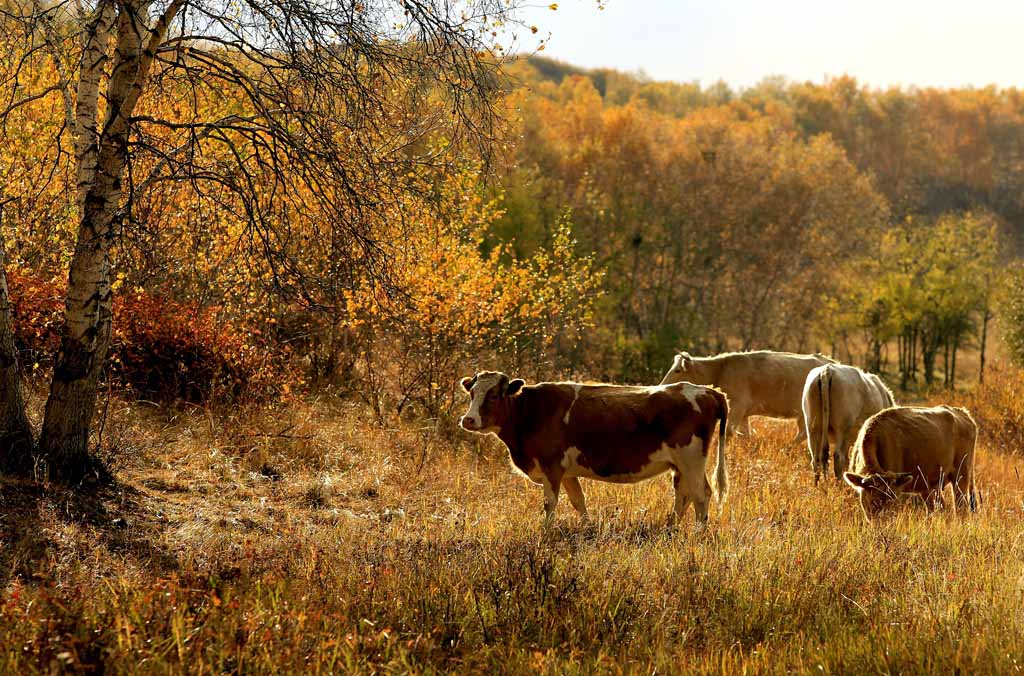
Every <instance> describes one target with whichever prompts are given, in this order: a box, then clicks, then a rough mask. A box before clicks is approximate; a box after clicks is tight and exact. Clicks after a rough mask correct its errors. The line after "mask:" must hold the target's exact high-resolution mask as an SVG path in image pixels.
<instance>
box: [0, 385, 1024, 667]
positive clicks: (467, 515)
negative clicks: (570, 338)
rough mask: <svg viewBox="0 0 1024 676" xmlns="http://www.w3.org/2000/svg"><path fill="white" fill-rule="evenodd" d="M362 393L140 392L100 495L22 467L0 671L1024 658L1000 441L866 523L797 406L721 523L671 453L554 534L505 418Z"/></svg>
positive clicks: (1010, 485)
mask: <svg viewBox="0 0 1024 676" xmlns="http://www.w3.org/2000/svg"><path fill="white" fill-rule="evenodd" d="M1017 397H1018V395H1017V390H1016V388H1015V387H1013V386H1012V382H1011V379H1009V377H1007V378H1005V379H1003V380H998V379H996V380H995V382H994V383H993V384H992V385H991V386H990V387H989V388H987V389H986V390H984V391H982V392H979V393H977V394H972V395H969V396H966V399H965V401H966V402H967V403H968V404H969V405H972V406H973V407H974V412H975V417H976V418H978V420H979V423H980V424H981V425H982V428H983V429H984V428H985V426H986V425H988V426H989V427H990V428H991V427H993V426H994V425H995V421H993V420H991V419H990V418H991V416H993V415H1003V414H1002V413H1000V412H999V411H1001V410H1003V409H1009V408H1016V409H1017V410H1020V407H1021V406H1024V401H1021V400H1019V399H1018V398H1017ZM1007 399H1009V400H1007ZM115 408H117V407H115ZM362 415H363V412H362V411H361V410H360V409H359V408H356V407H340V406H338V405H332V406H326V405H323V404H321V403H316V402H311V403H306V404H295V405H292V406H290V407H288V408H287V409H285V410H277V411H273V412H269V413H263V414H254V413H253V414H240V415H238V416H236V418H235V419H234V420H227V421H226V422H225V421H223V420H220V419H217V420H218V422H217V423H216V424H214V423H213V422H212V420H214V419H213V418H211V417H210V416H206V415H199V414H195V415H182V416H179V417H177V418H175V419H173V420H168V419H166V418H164V417H162V416H161V415H160V414H157V413H140V412H139V411H136V410H125V409H124V407H122V408H121V409H120V410H116V411H115V412H114V414H113V418H112V420H111V422H110V427H109V428H108V429H109V430H112V431H111V432H108V433H110V434H113V435H115V438H118V439H121V440H122V441H121V443H123V444H127V445H129V446H131V448H132V450H133V453H134V455H133V457H132V459H131V460H130V461H129V462H127V463H126V464H125V466H124V467H123V468H122V470H121V472H120V475H121V478H122V480H123V483H124V486H123V487H122V488H121V489H120V490H119V491H114V492H111V493H110V494H105V495H104V496H103V500H102V505H103V511H102V512H101V513H95V514H93V513H91V511H90V510H92V509H93V508H92V507H90V506H89V505H88V504H84V505H83V504H82V503H81V502H80V501H78V502H76V501H73V500H70V499H69V498H68V496H67V495H65V494H63V493H61V492H60V491H57V490H56V489H44V490H42V491H41V493H42V495H41V496H37V495H36V494H35V493H33V492H32V491H35V489H30V488H28V487H26V486H22V485H12V484H4V485H2V486H0V499H2V500H3V501H4V506H5V507H7V511H6V514H7V515H9V516H7V517H5V518H7V519H8V520H7V521H4V522H3V523H2V525H0V527H2V533H3V536H4V538H5V541H4V554H3V558H2V563H3V565H4V568H3V570H2V574H3V580H2V582H3V585H4V591H3V596H2V603H0V646H2V653H0V670H2V671H3V672H4V673H19V672H26V671H28V672H32V671H36V672H39V671H51V670H53V669H60V668H62V667H70V668H88V667H89V666H93V667H95V666H99V665H103V666H105V667H106V668H108V669H112V670H114V671H120V672H128V671H136V670H138V669H141V670H143V671H149V672H178V671H187V672H207V673H212V672H222V671H244V672H250V671H253V672H266V671H275V670H278V671H305V672H313V673H317V672H319V673H342V672H353V671H362V672H386V673H387V672H406V671H415V672H430V671H436V672H447V671H453V670H454V671H470V670H473V671H481V672H530V673H534V672H537V671H541V672H550V673H556V672H557V673H566V672H569V673H572V672H580V673H589V672H592V671H593V670H594V669H600V670H609V671H614V672H635V673H641V672H642V673H650V672H651V671H652V669H653V668H655V667H656V668H657V669H658V671H659V672H668V673H679V672H681V671H693V672H712V673H737V672H740V671H742V670H747V671H749V672H785V671H794V670H795V671H799V672H807V671H819V672H823V673H914V672H951V671H955V670H960V671H963V672H979V671H980V672H999V673H1005V672H1008V671H1012V670H1015V669H1017V668H1018V662H1019V661H1020V660H1021V659H1022V656H1024V648H1022V645H1024V643H1022V638H1024V633H1022V629H1024V615H1022V613H1021V610H1020V608H1021V605H1022V601H1024V543H1022V538H1021V534H1022V533H1024V528H1022V527H1021V518H1022V516H1024V501H1022V498H1024V493H1022V483H1021V479H1020V477H1019V473H1018V472H1019V470H1018V468H1019V465H1020V462H1019V459H1018V457H1017V456H1016V455H1013V454H1010V453H1007V452H1004V451H1003V450H1002V449H1000V448H994V447H992V446H991V445H990V444H991V443H993V441H992V439H993V437H991V436H985V435H984V434H983V444H984V445H983V447H982V448H981V449H980V455H979V460H978V468H977V469H978V484H979V487H980V489H981V491H982V495H983V498H984V499H983V502H982V508H981V510H980V511H979V512H978V513H976V514H974V515H968V516H963V517H962V516H958V515H955V514H953V513H951V512H941V513H937V514H932V515H929V514H927V513H926V512H925V511H924V509H923V508H922V507H920V506H916V505H913V504H911V505H906V506H904V507H903V508H901V509H900V510H898V512H897V513H896V514H894V515H893V516H892V517H891V518H889V519H888V520H886V521H884V522H882V523H880V524H877V525H874V526H870V527H869V526H868V525H866V524H865V523H864V521H863V518H862V517H861V514H860V512H859V509H858V508H857V505H856V501H855V499H854V495H853V491H852V490H849V489H846V488H845V487H842V486H840V485H838V484H835V483H834V482H830V483H827V484H825V485H823V486H819V487H815V486H814V484H813V481H812V479H811V473H810V462H809V456H808V453H807V450H806V448H804V447H799V448H797V447H788V448H785V447H784V444H785V441H786V440H787V439H788V438H789V437H790V435H791V433H792V427H791V426H790V425H789V424H781V423H772V422H769V421H762V422H761V423H760V424H759V425H757V431H758V432H759V434H758V435H757V437H756V439H755V440H753V441H749V440H734V441H733V442H732V443H731V445H730V461H731V463H730V470H731V477H732V490H731V493H730V500H729V502H728V503H727V505H726V506H725V509H724V511H723V512H722V513H721V514H718V513H716V512H715V510H713V511H712V515H711V520H710V528H709V532H708V533H707V534H706V535H696V534H694V533H693V518H692V512H691V513H690V514H689V515H688V517H687V519H686V521H685V522H684V525H683V527H681V528H677V529H676V530H674V531H672V530H669V529H668V528H667V527H666V521H667V517H668V514H669V512H670V510H671V505H672V491H671V486H670V483H671V482H670V480H669V478H668V476H663V477H660V478H656V479H654V480H651V481H649V482H646V483H643V484H640V485H637V486H617V485H607V484H597V483H594V482H584V490H585V491H586V493H587V497H588V500H589V503H590V508H591V515H592V517H593V520H592V522H591V523H586V524H585V523H582V522H580V520H579V519H578V518H577V516H576V514H575V512H574V511H573V510H572V508H571V506H570V505H569V504H568V501H567V500H564V499H563V501H562V504H560V506H559V513H558V519H557V521H556V525H555V527H554V528H553V529H552V530H551V531H550V532H544V531H542V529H541V517H542V511H543V510H542V506H541V502H542V500H541V492H540V489H539V488H537V487H536V486H533V485H531V484H530V483H529V482H528V481H527V480H526V479H524V478H522V477H521V476H519V475H517V474H514V473H513V472H512V471H511V469H510V467H509V464H508V462H507V459H506V457H505V455H504V451H503V449H502V448H501V447H500V444H499V443H498V442H497V441H496V440H481V441H477V440H476V439H475V438H470V437H463V436H461V435H459V434H458V433H457V432H454V431H453V432H452V436H451V438H450V440H448V441H438V440H436V439H435V438H433V437H432V430H433V428H432V426H429V425H422V426H417V425H413V424H403V425H401V426H399V427H398V428H397V429H392V430H385V429H380V428H378V427H375V426H374V425H373V424H372V422H371V421H370V420H369V418H366V419H362V417H361V416H362ZM289 426H290V427H289ZM285 428H287V432H286V433H281V430H282V429H285ZM999 434H1000V435H1002V436H1001V437H1000V439H1001V440H1002V442H1003V443H1010V442H1009V441H1007V440H1008V439H1011V438H1012V434H1013V432H1011V431H1008V429H1003V428H1000V432H999ZM1010 450H1015V449H1010ZM37 498H38V499H37ZM13 515H17V518H18V519H19V520H20V521H19V522H18V523H13V522H11V521H10V520H9V519H11V518H14V516H13ZM119 519H120V520H122V521H118V520H119Z"/></svg>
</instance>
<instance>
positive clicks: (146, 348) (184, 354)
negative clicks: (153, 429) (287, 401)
mask: <svg viewBox="0 0 1024 676" xmlns="http://www.w3.org/2000/svg"><path fill="white" fill-rule="evenodd" d="M8 282H9V286H10V290H11V298H12V300H13V305H14V311H13V318H14V330H15V344H16V347H17V349H18V351H19V355H20V357H21V360H22V364H23V365H24V366H25V367H26V368H27V369H29V370H35V369H37V368H39V367H40V366H48V365H50V364H51V363H52V359H53V356H54V354H56V351H57V349H58V348H59V346H60V327H61V322H62V311H63V300H62V299H63V297H64V293H63V284H62V283H60V282H57V281H55V280H46V279H45V278H43V277H40V276H38V275H34V274H32V273H31V272H27V271H25V270H14V271H11V272H10V273H9V274H8ZM287 371H288V367H287V354H286V352H285V351H284V350H282V349H281V348H280V347H278V346H273V345H271V344H269V343H268V342H267V341H263V340H261V338H260V332H259V331H258V330H254V331H251V332H246V331H245V330H243V329H242V328H240V327H238V326H236V325H235V324H233V323H231V322H225V321H219V320H218V317H217V314H216V312H215V311H214V310H211V309H197V308H193V307H189V306H187V305H184V304H182V303H178V302H176V301H173V300H169V299H166V298H160V297H158V296H154V295H151V294H149V293H147V292H145V291H142V290H136V291H133V292H130V293H126V294H122V295H120V296H117V297H115V302H114V323H113V335H112V337H111V345H110V352H109V355H108V365H107V371H106V375H107V377H108V378H109V379H110V380H111V382H113V383H114V384H116V385H118V386H120V387H125V388H130V389H132V390H134V391H136V392H137V393H139V394H140V395H142V396H145V397H148V398H152V399H155V400H158V401H162V402H170V401H185V402H189V403H203V402H206V401H209V400H211V399H213V398H214V396H216V397H228V398H232V399H236V400H237V399H242V398H253V399H261V398H265V397H269V396H271V395H273V394H276V393H278V392H279V391H280V390H281V389H283V388H284V384H285V383H287V382H288V380H289V378H288V374H287Z"/></svg>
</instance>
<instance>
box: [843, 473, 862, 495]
mask: <svg viewBox="0 0 1024 676" xmlns="http://www.w3.org/2000/svg"><path fill="white" fill-rule="evenodd" d="M843 479H845V480H846V483H848V484H850V485H851V486H853V487H854V488H856V489H857V490H858V491H862V490H864V489H865V488H867V485H868V478H867V477H863V476H861V475H860V474H854V473H853V472H843Z"/></svg>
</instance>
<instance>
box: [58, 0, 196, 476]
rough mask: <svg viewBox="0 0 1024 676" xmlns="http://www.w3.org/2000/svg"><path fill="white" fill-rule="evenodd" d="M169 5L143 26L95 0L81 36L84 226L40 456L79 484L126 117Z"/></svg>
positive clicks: (101, 341) (122, 7)
mask: <svg viewBox="0 0 1024 676" xmlns="http://www.w3.org/2000/svg"><path fill="white" fill-rule="evenodd" d="M181 2H182V0H173V2H172V3H171V4H170V5H169V6H168V8H167V10H166V11H165V13H164V15H163V16H161V17H160V18H159V20H158V21H156V23H155V25H154V26H153V27H152V28H151V27H150V26H149V8H150V3H149V2H148V1H147V0H144V1H142V2H139V1H138V0H136V1H134V2H132V1H128V2H122V3H119V4H118V5H117V6H116V12H115V6H114V4H113V1H112V0H100V4H99V5H98V6H97V8H96V10H95V14H94V19H93V20H92V23H91V24H90V28H89V31H88V33H87V35H86V44H85V52H84V54H85V56H84V60H83V65H82V69H83V72H82V75H81V76H80V81H79V89H78V109H77V111H76V134H77V135H76V139H75V141H76V144H75V149H76V153H77V161H78V181H79V184H78V189H79V206H80V208H81V222H80V224H79V228H78V238H77V241H76V244H75V252H74V256H73V257H72V259H71V269H70V273H69V275H68V290H67V297H66V299H65V303H64V327H63V330H62V332H61V346H60V352H59V353H58V354H57V361H56V364H55V366H54V370H53V380H52V382H51V384H50V396H49V398H48V399H47V401H46V413H45V416H44V418H43V429H42V433H41V435H40V438H39V452H40V455H41V457H42V458H43V459H44V461H45V462H46V463H47V465H48V466H47V472H48V473H49V474H50V475H52V476H58V477H63V478H67V479H76V478H79V477H81V476H83V475H84V474H86V473H87V472H88V471H89V470H90V468H91V467H92V466H93V463H92V460H91V458H90V456H89V430H90V426H91V424H92V418H93V414H94V413H95V410H96V397H97V391H96V390H97V385H98V384H99V378H100V374H101V372H102V370H103V365H104V363H105V361H106V357H107V348H108V347H109V346H110V329H111V301H112V298H111V295H112V290H111V286H110V249H111V245H112V243H113V239H114V237H115V236H116V230H115V226H116V220H117V219H118V209H119V208H120V205H121V198H122V177H123V175H124V171H125V167H126V165H127V162H128V134H129V119H130V118H131V116H132V115H133V113H134V110H135V106H136V104H137V103H138V100H139V97H140V95H141V94H142V85H143V82H144V81H145V78H146V76H147V73H148V70H149V67H150V65H151V64H152V62H153V59H154V58H155V56H156V50H157V47H158V46H159V44H160V42H161V41H162V39H163V37H164V35H165V34H166V31H167V26H168V25H169V23H170V22H171V21H172V20H173V19H174V16H175V14H176V13H177V11H178V9H180V7H181ZM111 28H116V42H115V45H114V51H113V64H112V66H111V69H110V76H109V80H108V81H107V88H106V97H105V98H106V104H107V110H106V116H105V119H104V123H103V127H102V129H101V130H99V131H98V132H97V129H96V124H95V121H96V118H97V114H98V107H97V102H98V100H99V97H98V89H99V85H100V83H101V82H102V77H101V75H102V72H103V70H104V64H105V63H106V62H107V60H108V58H109V54H108V52H109V42H110V40H109V35H110V31H111Z"/></svg>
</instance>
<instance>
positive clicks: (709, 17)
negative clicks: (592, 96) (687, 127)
mask: <svg viewBox="0 0 1024 676" xmlns="http://www.w3.org/2000/svg"><path fill="white" fill-rule="evenodd" d="M549 4H550V3H539V4H537V5H533V6H530V7H527V8H526V9H524V10H523V12H522V14H521V17H522V19H523V20H524V21H525V22H526V24H527V25H530V24H535V25H536V26H537V27H538V28H539V29H540V31H539V32H538V34H537V36H532V35H530V34H529V33H528V32H527V33H526V34H522V35H520V38H519V39H520V50H521V51H529V50H530V49H532V48H534V47H535V46H536V43H537V38H538V37H540V36H545V35H546V34H547V33H548V32H549V31H550V33H551V40H550V42H549V43H548V46H547V47H546V49H545V51H544V52H542V53H541V54H542V55H544V56H550V57H552V58H556V59H559V60H562V61H567V62H569V63H572V64H575V65H578V66H584V67H588V68H592V67H609V68H615V69H618V70H624V71H637V70H640V69H643V70H644V72H646V73H647V74H648V75H649V76H651V77H652V78H653V79H656V80H675V81H682V82H690V81H693V80H699V81H700V83H701V84H702V85H710V84H712V83H713V82H715V81H717V80H719V79H722V80H725V81H726V82H728V83H729V84H730V85H733V86H740V87H747V86H750V85H753V84H756V83H757V82H758V81H759V80H761V79H762V78H763V77H765V76H767V75H783V76H785V77H786V78H787V79H790V80H796V81H804V80H811V81H813V82H821V81H822V80H823V79H824V78H825V77H826V76H837V75H842V74H844V73H846V74H849V75H852V76H854V77H856V78H857V79H858V80H860V81H861V82H863V83H866V84H869V85H871V86H874V87H885V86H888V85H894V84H895V85H918V86H935V87H961V86H967V85H974V86H976V87H982V86H985V85H987V84H996V85H998V86H1001V87H1009V86H1016V87H1021V88H1024V2H1022V1H1021V0H966V1H965V0H960V1H959V2H950V1H948V0H930V1H929V0H858V1H856V2H847V1H845V0H844V1H843V2H837V1H835V0H820V1H819V2H809V1H807V0H705V1H704V2H698V1H697V0H607V2H606V6H605V9H604V10H599V9H598V6H597V4H598V3H597V0H560V1H559V2H558V9H557V10H556V11H551V10H550V9H548V5H549Z"/></svg>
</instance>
